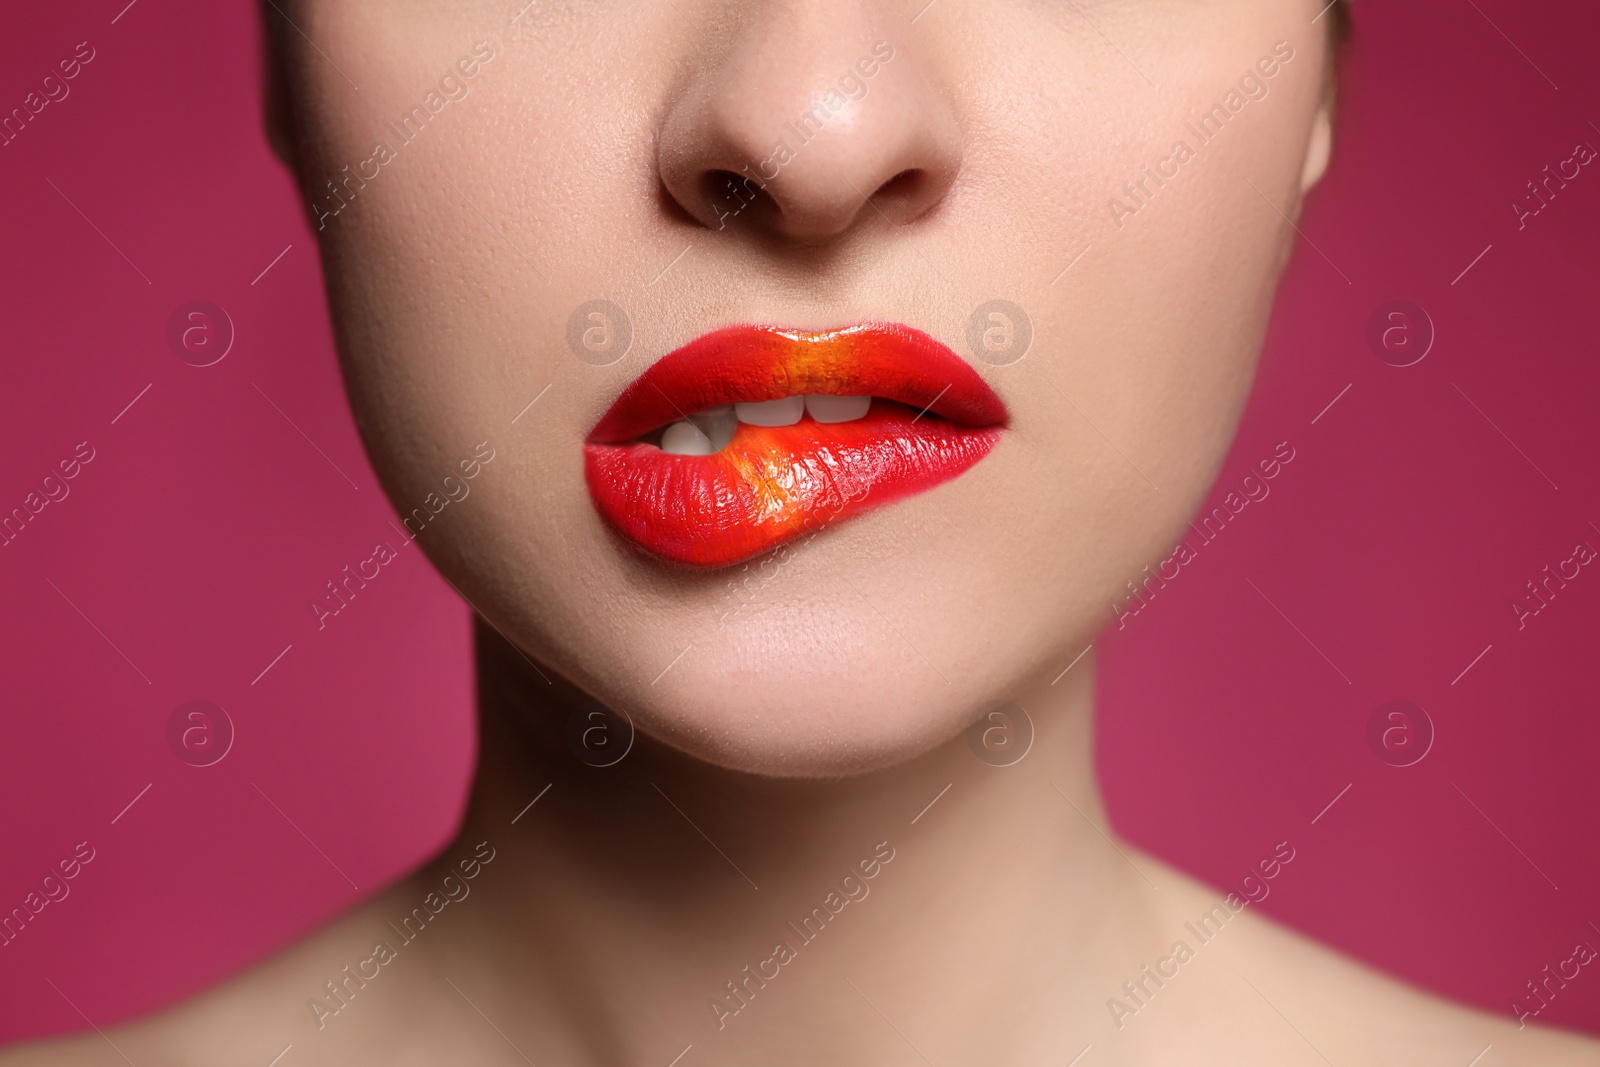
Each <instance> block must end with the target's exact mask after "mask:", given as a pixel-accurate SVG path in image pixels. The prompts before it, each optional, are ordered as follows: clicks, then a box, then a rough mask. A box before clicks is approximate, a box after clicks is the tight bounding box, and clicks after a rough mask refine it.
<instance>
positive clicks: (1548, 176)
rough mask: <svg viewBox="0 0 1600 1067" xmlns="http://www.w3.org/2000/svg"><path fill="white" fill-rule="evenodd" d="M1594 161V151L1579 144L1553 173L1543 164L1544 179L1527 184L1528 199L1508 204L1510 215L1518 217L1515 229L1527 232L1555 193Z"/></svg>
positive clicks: (1524, 197) (1581, 142) (1581, 143)
mask: <svg viewBox="0 0 1600 1067" xmlns="http://www.w3.org/2000/svg"><path fill="white" fill-rule="evenodd" d="M1594 157H1595V150H1594V147H1593V146H1592V145H1590V144H1589V143H1588V142H1587V141H1579V142H1578V144H1577V146H1576V147H1575V148H1573V150H1572V155H1570V156H1568V157H1567V158H1566V159H1563V160H1562V161H1561V162H1559V163H1557V164H1556V165H1555V169H1554V170H1552V169H1551V168H1550V165H1549V164H1546V165H1545V168H1544V172H1543V177H1539V178H1535V179H1533V180H1532V181H1530V182H1528V195H1527V196H1518V197H1516V198H1515V199H1513V200H1512V201H1511V213H1512V214H1513V215H1515V216H1516V217H1517V229H1518V230H1525V229H1527V228H1528V220H1529V219H1531V218H1533V217H1534V216H1535V215H1538V214H1539V213H1540V212H1542V211H1543V210H1544V209H1545V208H1547V207H1549V206H1550V204H1551V202H1552V201H1553V200H1555V198H1556V193H1557V192H1558V191H1560V190H1562V189H1565V188H1566V187H1567V182H1569V181H1572V180H1573V179H1574V178H1576V177H1578V175H1580V174H1582V173H1583V168H1584V167H1586V166H1588V165H1589V164H1590V163H1591V162H1593V161H1594Z"/></svg>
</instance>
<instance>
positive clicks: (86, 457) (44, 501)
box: [0, 441, 95, 548]
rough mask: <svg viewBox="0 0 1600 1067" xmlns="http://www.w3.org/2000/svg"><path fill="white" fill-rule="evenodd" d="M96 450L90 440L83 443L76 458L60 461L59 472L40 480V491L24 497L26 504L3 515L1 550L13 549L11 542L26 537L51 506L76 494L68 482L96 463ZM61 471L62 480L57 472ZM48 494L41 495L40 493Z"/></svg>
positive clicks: (0, 534) (77, 449)
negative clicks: (40, 515) (24, 532)
mask: <svg viewBox="0 0 1600 1067" xmlns="http://www.w3.org/2000/svg"><path fill="white" fill-rule="evenodd" d="M94 457H95V450H94V447H93V446H92V445H90V444H89V442H88V441H79V442H78V444H77V446H76V447H75V448H74V449H73V451H72V455H70V456H68V457H67V458H65V459H62V460H57V461H56V469H55V471H52V472H51V473H49V474H46V475H45V476H44V477H42V478H40V479H39V489H30V490H28V492H27V494H26V495H25V496H23V498H22V503H21V504H18V505H17V506H16V507H13V508H12V509H11V511H10V512H9V513H7V514H5V515H3V516H0V548H5V547H9V546H10V544H11V542H13V541H15V540H16V539H17V538H18V537H21V536H22V531H23V530H25V529H27V528H28V524H29V523H31V522H33V521H34V520H35V519H37V518H38V517H39V513H40V512H42V511H44V509H45V508H47V507H49V506H50V505H51V504H59V503H61V502H62V501H63V500H65V499H67V496H68V494H70V493H71V492H72V487H71V486H70V485H68V484H67V483H68V482H70V481H72V479H74V478H76V477H77V476H78V475H79V474H80V473H81V472H82V471H83V467H84V465H85V464H87V463H91V462H93V461H94ZM58 472H59V475H60V476H59V477H57V473H58ZM41 489H42V490H43V491H44V495H43V496H40V495H39V490H41Z"/></svg>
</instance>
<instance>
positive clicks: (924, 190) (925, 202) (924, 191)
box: [871, 168, 939, 222]
mask: <svg viewBox="0 0 1600 1067" xmlns="http://www.w3.org/2000/svg"><path fill="white" fill-rule="evenodd" d="M934 185H935V182H934V180H933V176H932V175H930V174H929V173H928V172H927V171H926V170H922V169H921V168H911V169H908V170H903V171H901V172H900V173H899V174H896V175H895V176H894V177H892V178H890V179H889V180H888V181H886V182H884V183H883V184H882V185H880V186H878V188H877V191H876V192H874V193H873V194H872V197H871V199H872V200H873V202H875V203H876V204H878V205H879V207H880V208H885V209H887V210H888V213H889V214H890V215H892V216H893V217H894V218H895V221H897V222H910V221H911V220H912V219H915V218H917V217H919V216H921V215H922V214H924V213H925V212H926V211H928V210H929V209H930V208H932V207H933V206H934V204H935V203H937V202H938V199H939V198H938V197H937V196H934V195H931V194H932V193H933V192H934Z"/></svg>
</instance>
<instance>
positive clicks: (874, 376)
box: [587, 323, 1006, 444]
mask: <svg viewBox="0 0 1600 1067" xmlns="http://www.w3.org/2000/svg"><path fill="white" fill-rule="evenodd" d="M808 393H812V394H814V393H830V394H834V395H838V396H875V397H881V398H883V399H885V400H894V401H898V402H900V403H902V404H905V405H907V406H908V407H912V408H915V409H918V410H925V411H927V412H929V413H931V414H934V415H937V416H939V417H941V418H944V419H948V420H949V421H951V422H955V423H959V424H962V425H966V426H995V425H1003V424H1004V423H1005V421H1006V409H1005V405H1004V404H1003V403H1002V402H1001V400H1000V397H999V396H997V395H996V394H995V392H994V390H992V389H990V388H989V386H988V385H987V384H985V383H984V381H983V379H982V378H981V377H979V376H978V373H977V372H976V371H974V370H973V369H972V367H971V366H970V365H969V364H968V363H967V362H966V361H965V360H963V359H961V358H960V357H959V356H957V355H956V354H955V353H954V352H952V351H951V350H950V349H949V348H948V347H947V346H945V345H943V344H941V343H940V342H938V341H936V340H934V339H933V338H932V337H930V336H928V335H927V334H925V333H923V332H922V331H920V330H916V329H913V328H912V327H910V326H905V325H902V324H899V323H863V324H859V325H855V326H847V327H843V328H840V329H833V330H822V331H804V330H791V329H783V328H780V327H776V326H750V325H744V326H727V327H724V328H722V329H719V330H714V331H712V332H711V333H708V334H705V335H703V336H701V337H698V338H696V339H695V340H693V341H690V342H689V343H688V344H686V345H684V346H683V347H681V348H678V349H676V350H674V351H672V352H670V353H668V354H667V355H665V356H663V357H662V358H661V359H659V360H657V361H656V362H655V363H654V364H652V365H651V366H650V367H649V368H648V369H647V370H645V372H644V373H643V374H641V375H639V377H637V378H635V379H634V380H633V381H632V382H631V383H629V384H628V386H627V387H626V388H625V389H623V391H622V393H621V395H620V396H618V397H617V399H616V401H615V402H614V403H613V404H612V405H611V407H610V408H609V409H607V411H606V413H605V414H604V415H602V416H601V417H600V421H599V422H598V423H596V424H595V426H594V429H592V430H591V431H590V432H589V436H588V438H587V441H588V443H589V444H621V443H623V442H626V441H632V440H634V439H636V438H638V437H640V436H642V435H644V434H647V433H649V432H650V431H652V430H655V429H658V428H660V427H661V426H664V425H666V424H667V423H670V422H672V421H674V420H676V419H685V418H688V417H689V416H690V415H692V414H694V413H695V412H698V411H703V410H705V409H706V408H713V407H718V406H720V405H723V404H734V403H741V402H754V401H763V400H779V399H782V398H783V397H787V396H796V395H803V394H808Z"/></svg>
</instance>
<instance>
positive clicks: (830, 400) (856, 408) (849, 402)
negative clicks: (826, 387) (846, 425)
mask: <svg viewBox="0 0 1600 1067" xmlns="http://www.w3.org/2000/svg"><path fill="white" fill-rule="evenodd" d="M871 406H872V398H871V397H870V396H832V395H829V394H826V393H812V394H811V395H809V396H807V397H806V410H807V411H809V412H810V413H811V417H812V418H813V419H816V420H817V421H818V422H855V421H856V420H857V419H860V418H865V417H866V414H867V409H868V408H869V407H871Z"/></svg>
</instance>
